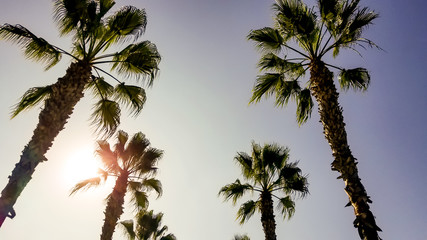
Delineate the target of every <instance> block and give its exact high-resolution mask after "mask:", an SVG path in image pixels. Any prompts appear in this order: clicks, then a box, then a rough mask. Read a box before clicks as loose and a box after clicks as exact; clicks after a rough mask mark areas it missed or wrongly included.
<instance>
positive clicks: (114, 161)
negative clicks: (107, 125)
mask: <svg viewBox="0 0 427 240" xmlns="http://www.w3.org/2000/svg"><path fill="white" fill-rule="evenodd" d="M97 143H98V147H97V149H96V153H97V154H98V156H99V157H100V158H101V163H102V164H103V165H104V167H105V169H106V170H107V172H111V173H114V174H117V173H118V172H119V171H120V166H119V164H118V156H117V154H116V153H115V152H113V151H111V149H110V144H109V143H108V142H107V141H106V140H99V141H98V142H97Z"/></svg>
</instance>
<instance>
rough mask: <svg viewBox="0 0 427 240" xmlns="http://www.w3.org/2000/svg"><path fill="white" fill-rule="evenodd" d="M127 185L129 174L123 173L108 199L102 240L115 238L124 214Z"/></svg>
mask: <svg viewBox="0 0 427 240" xmlns="http://www.w3.org/2000/svg"><path fill="white" fill-rule="evenodd" d="M127 184H128V174H127V173H126V172H123V173H121V174H120V176H119V177H118V178H117V180H116V185H115V186H114V189H113V192H112V193H111V195H110V196H109V197H108V202H107V207H106V208H105V212H104V214H105V219H104V225H103V226H102V233H101V240H111V239H112V238H113V233H114V229H115V228H116V225H117V222H118V221H119V218H120V216H121V215H122V214H123V204H124V202H125V195H126V187H127Z"/></svg>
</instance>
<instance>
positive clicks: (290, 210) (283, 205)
mask: <svg viewBox="0 0 427 240" xmlns="http://www.w3.org/2000/svg"><path fill="white" fill-rule="evenodd" d="M277 209H279V210H280V212H281V214H282V216H283V218H284V219H286V217H287V218H288V220H289V219H290V218H291V217H292V216H293V215H294V213H295V202H294V201H292V199H291V197H290V196H286V197H284V198H280V199H279V202H278V205H277Z"/></svg>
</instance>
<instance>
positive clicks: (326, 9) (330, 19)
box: [317, 0, 341, 36]
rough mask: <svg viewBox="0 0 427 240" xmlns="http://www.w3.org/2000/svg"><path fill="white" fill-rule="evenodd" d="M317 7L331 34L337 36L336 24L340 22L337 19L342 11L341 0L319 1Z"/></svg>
mask: <svg viewBox="0 0 427 240" xmlns="http://www.w3.org/2000/svg"><path fill="white" fill-rule="evenodd" d="M317 5H318V8H319V11H320V17H321V19H322V21H323V22H324V23H325V25H326V27H327V29H328V30H329V32H330V33H331V34H332V35H333V36H336V31H337V30H336V24H337V23H338V22H339V21H337V18H338V17H339V13H340V11H341V3H340V1H339V0H318V1H317Z"/></svg>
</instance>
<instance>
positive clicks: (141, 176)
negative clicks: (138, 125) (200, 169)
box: [70, 131, 163, 240]
mask: <svg viewBox="0 0 427 240" xmlns="http://www.w3.org/2000/svg"><path fill="white" fill-rule="evenodd" d="M128 138H129V137H128V134H127V133H125V132H124V131H119V132H118V133H117V143H116V144H115V146H114V151H113V150H111V149H110V144H109V143H108V142H107V141H105V140H103V141H98V149H97V150H96V152H97V154H98V155H99V156H100V157H101V160H102V163H103V165H104V167H103V168H102V169H99V174H100V176H98V177H94V178H90V179H86V180H83V181H81V182H79V183H77V184H76V185H75V186H74V188H73V189H72V190H71V194H74V193H76V192H77V191H79V190H87V189H88V188H91V187H96V186H99V184H100V183H101V182H105V180H106V179H107V178H108V177H114V178H116V184H115V186H114V189H113V192H112V193H111V194H110V195H109V196H108V198H107V206H106V208H105V212H104V214H105V219H104V225H103V226H102V234H101V240H107V239H108V240H111V238H112V237H113V233H114V229H115V227H116V225H117V221H118V220H119V218H120V216H121V215H122V213H123V203H124V200H125V194H126V190H127V191H130V192H131V197H132V201H133V203H134V204H135V207H136V209H145V208H146V207H147V206H148V200H147V194H146V192H145V191H148V190H155V191H156V192H157V194H158V196H160V195H161V193H162V186H161V184H160V181H159V180H157V179H155V178H152V176H153V175H154V174H155V173H156V169H157V168H156V167H155V165H156V163H157V161H158V160H159V159H160V158H161V157H162V154H163V152H162V151H161V150H158V149H155V148H152V147H150V142H149V141H148V139H146V138H145V135H144V134H142V133H141V132H139V133H136V134H135V135H133V137H132V138H131V139H130V140H129V139H128ZM128 140H129V141H128ZM71 194H70V195H71Z"/></svg>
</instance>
